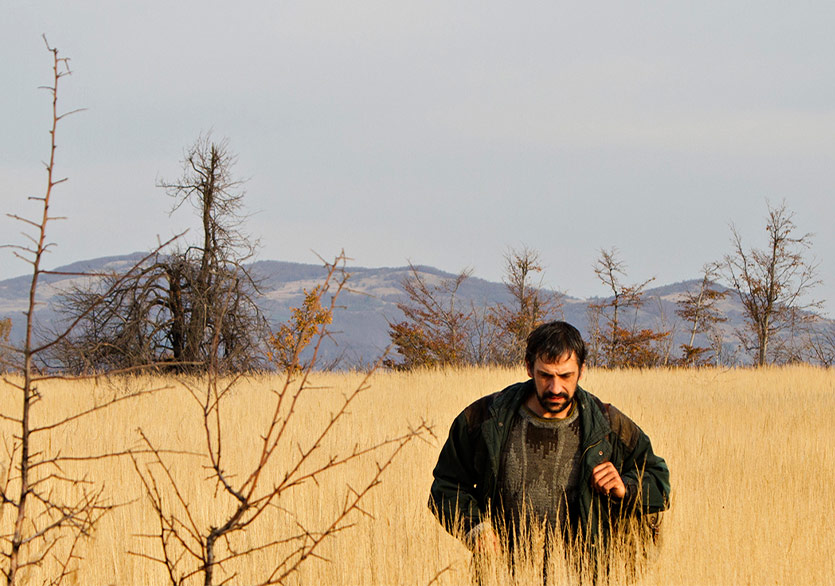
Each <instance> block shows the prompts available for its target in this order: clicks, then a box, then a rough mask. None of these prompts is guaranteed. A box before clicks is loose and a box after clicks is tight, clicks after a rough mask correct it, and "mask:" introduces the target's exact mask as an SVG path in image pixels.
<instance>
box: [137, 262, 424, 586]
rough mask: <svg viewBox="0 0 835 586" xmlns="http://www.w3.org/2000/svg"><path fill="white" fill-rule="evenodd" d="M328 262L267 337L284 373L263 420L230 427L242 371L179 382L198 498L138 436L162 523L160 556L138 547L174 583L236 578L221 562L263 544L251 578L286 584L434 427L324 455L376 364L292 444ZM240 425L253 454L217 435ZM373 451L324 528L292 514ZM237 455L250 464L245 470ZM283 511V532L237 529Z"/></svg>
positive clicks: (327, 286)
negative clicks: (198, 382) (194, 440)
mask: <svg viewBox="0 0 835 586" xmlns="http://www.w3.org/2000/svg"><path fill="white" fill-rule="evenodd" d="M327 269H328V274H327V277H326V278H325V280H324V282H323V284H322V285H320V286H317V287H316V288H314V289H313V290H312V291H309V292H307V293H306V295H305V300H304V302H303V304H302V305H301V306H300V307H298V308H296V309H295V310H294V312H293V316H292V317H291V319H290V321H289V322H288V323H287V324H285V326H283V327H282V328H280V329H279V330H278V331H277V332H276V333H275V334H274V335H273V337H272V339H271V343H270V346H271V348H272V350H271V358H272V359H273V360H274V361H275V362H276V364H277V365H278V366H279V367H281V369H282V370H283V372H284V381H283V386H281V388H279V389H276V390H274V391H273V393H272V417H271V418H269V420H268V422H267V423H266V425H265V427H264V428H262V429H252V430H239V429H235V430H231V429H229V424H228V422H227V421H226V419H225V416H224V413H225V408H226V405H227V404H228V402H229V401H234V400H235V394H234V392H233V389H234V387H235V384H236V383H237V381H238V380H239V378H240V375H236V376H235V377H233V378H232V379H231V380H230V381H227V382H225V383H221V381H220V379H219V378H218V376H217V373H216V371H214V370H213V369H210V370H209V378H208V384H207V385H206V386H205V387H199V386H195V385H192V384H189V383H186V382H184V383H183V385H184V386H185V388H186V390H187V391H188V392H189V394H190V395H191V396H192V397H193V399H194V404H195V407H196V408H197V409H199V410H200V412H201V416H202V428H203V435H204V441H205V454H204V458H205V460H206V464H205V468H206V469H207V470H208V478H207V479H206V482H205V484H206V490H205V492H204V493H203V495H204V496H203V497H201V498H193V497H192V498H193V500H189V498H187V497H186V496H185V491H184V490H182V489H181V488H180V485H179V484H178V482H177V480H176V479H175V478H176V477H175V474H174V473H173V463H172V462H170V461H168V460H167V459H166V458H165V457H164V454H162V453H161V452H160V450H159V447H158V446H156V445H154V444H153V443H152V442H151V441H150V440H149V439H148V438H147V437H146V436H145V435H144V434H143V435H142V438H143V441H144V442H145V444H146V445H147V446H148V448H149V449H150V450H151V451H152V453H153V459H152V461H151V462H147V463H144V464H143V463H141V462H140V461H139V459H135V460H134V463H135V466H136V470H137V472H138V474H139V476H140V477H141V479H142V482H143V484H144V486H145V489H146V493H147V496H148V499H149V502H150V504H151V507H152V508H153V510H154V512H155V513H156V516H157V518H158V521H159V531H158V533H157V534H156V535H149V536H146V537H149V538H151V539H153V540H154V541H155V542H156V543H157V544H158V546H159V554H158V555H148V554H141V553H137V554H136V555H141V556H142V557H145V558H148V559H151V560H152V561H154V562H157V563H159V564H162V565H163V566H164V567H165V569H166V572H167V574H168V577H169V580H170V582H171V584H173V585H181V584H187V583H192V582H195V581H197V580H198V579H199V581H200V582H202V583H203V584H204V585H205V586H211V585H213V584H222V583H226V582H227V581H229V580H230V579H231V578H232V577H233V576H234V574H230V572H229V571H228V570H227V568H228V566H230V565H231V564H232V563H235V562H241V560H245V559H247V558H250V557H252V556H255V555H263V554H264V553H266V552H268V553H269V557H270V559H271V560H273V561H272V562H270V563H268V564H266V565H262V567H263V572H262V574H261V576H260V577H258V578H255V579H254V581H253V582H250V583H253V584H261V585H267V584H283V583H286V581H287V579H288V577H289V576H291V575H292V574H293V573H294V572H295V571H296V570H297V569H298V568H299V567H300V565H301V564H302V563H304V562H305V561H306V560H309V559H311V558H313V557H317V556H318V553H317V551H318V550H319V549H320V546H321V545H322V544H323V543H324V542H325V541H327V540H328V539H330V538H332V537H334V536H335V535H336V534H338V533H339V532H341V531H344V530H345V529H347V528H348V527H349V526H350V525H351V524H352V522H353V521H352V519H353V518H354V517H355V516H356V515H357V514H363V513H366V512H365V511H364V510H363V508H362V502H363V500H364V499H365V498H366V497H367V495H368V494H369V493H370V492H371V491H372V490H373V489H374V487H376V486H378V485H379V484H380V482H381V480H382V476H383V473H384V472H385V470H386V469H387V468H388V467H389V465H390V464H391V463H392V461H393V460H394V458H395V457H396V456H397V454H398V453H400V452H401V451H402V450H403V449H404V448H405V446H406V445H407V444H408V443H409V442H411V441H413V440H415V439H419V438H424V437H425V436H427V435H431V430H430V429H429V427H428V426H427V425H426V424H425V423H424V422H421V423H419V424H418V425H417V426H416V427H413V428H411V429H408V430H406V431H404V433H403V434H401V435H399V436H397V437H390V438H387V439H385V440H382V441H379V442H377V443H372V444H371V445H367V446H360V445H357V446H355V447H354V449H353V450H352V451H350V452H348V453H344V454H323V451H324V450H325V441H326V439H327V438H328V437H329V436H330V435H331V434H332V433H333V431H334V429H335V427H336V426H337V424H338V423H339V421H340V420H341V419H342V418H343V417H344V416H345V415H346V414H347V413H348V410H349V408H350V407H351V406H352V404H353V403H354V401H355V400H356V399H357V397H358V396H359V395H360V394H362V393H363V392H365V391H366V390H367V389H368V388H369V377H370V376H371V373H372V372H373V371H374V368H376V366H375V367H374V368H372V369H371V370H370V371H369V372H368V373H367V375H366V377H365V378H364V379H363V380H362V382H361V383H360V384H359V385H358V386H356V387H355V388H354V389H353V390H352V391H351V392H349V393H348V394H347V395H345V396H344V397H343V399H342V402H341V403H340V404H338V405H337V406H336V407H335V411H334V412H333V413H332V414H331V416H330V417H329V418H328V419H327V421H326V422H325V423H324V425H322V426H321V428H319V429H318V430H317V431H316V432H315V433H314V434H313V435H314V439H313V440H312V442H311V443H309V444H308V445H304V446H303V445H294V444H293V442H292V440H291V439H290V432H289V430H290V429H291V427H292V424H293V423H294V421H295V420H296V419H298V418H300V417H301V415H300V414H299V413H298V411H297V407H298V405H299V401H300V400H301V398H302V397H303V396H304V395H306V394H309V393H310V392H312V391H313V390H314V388H315V387H314V386H313V383H312V380H311V375H312V374H313V370H314V368H315V366H316V358H317V356H318V351H319V347H320V345H321V343H322V341H323V340H324V339H325V338H326V337H328V336H329V335H330V334H329V332H328V330H327V327H328V324H330V323H331V319H332V315H333V311H334V308H335V307H336V305H335V304H336V298H337V296H338V295H339V293H340V292H341V291H342V290H343V288H344V286H345V283H346V280H347V278H348V275H347V273H345V272H344V256H341V257H338V258H337V259H336V260H335V261H334V262H333V263H331V264H329V265H327ZM328 298H329V299H328ZM323 301H325V302H324V303H323ZM308 346H312V348H313V351H312V356H311V357H310V358H309V359H308V360H306V361H304V362H303V361H302V360H301V355H302V351H303V350H304V349H305V348H307V347H308ZM378 364H379V362H378ZM247 432H251V433H252V437H253V441H254V442H255V443H256V445H257V446H258V448H257V451H258V454H257V458H255V459H254V460H253V459H252V458H249V457H245V456H244V455H243V454H235V453H231V454H230V453H229V451H228V448H226V449H224V447H225V446H228V442H226V441H224V439H225V438H228V436H229V434H231V433H234V434H241V433H247ZM374 456H376V457H378V458H379V459H378V461H377V462H376V463H375V464H374V465H372V466H371V469H372V474H371V476H370V479H366V480H364V481H363V482H362V483H361V484H359V485H356V486H355V487H354V488H350V487H348V488H347V489H346V492H345V496H344V500H342V502H341V506H340V507H338V509H337V511H336V513H335V514H334V515H333V517H332V518H331V519H330V520H329V521H327V522H326V523H325V525H324V526H323V527H316V528H314V527H310V526H308V525H306V524H305V523H304V522H302V521H301V520H299V519H297V518H295V517H294V515H293V511H292V509H293V507H292V505H287V504H286V503H285V500H286V497H287V495H288V494H290V493H291V492H292V491H293V489H295V488H298V487H300V486H302V485H305V484H311V483H316V484H318V481H319V480H320V479H321V478H322V477H323V476H325V475H327V474H329V473H332V472H333V471H334V470H336V469H339V468H342V467H344V466H346V465H348V464H350V463H358V462H360V461H362V460H363V459H367V458H369V457H374ZM241 462H253V463H252V464H251V465H249V467H248V468H247V467H246V465H242V464H241ZM169 495H171V496H170V498H169ZM229 497H231V498H229ZM198 510H211V511H213V515H212V516H213V518H214V519H215V521H214V522H213V523H201V522H199V521H198V520H197V519H198V518H199V516H198V515H197V514H196V511H198ZM366 514H367V513H366ZM287 518H289V519H290V520H291V521H292V522H293V523H295V524H296V527H297V529H296V530H295V531H292V532H291V533H290V534H287V533H284V532H282V531H280V530H279V531H266V532H262V533H263V534H264V535H265V537H264V538H263V539H259V538H257V537H252V535H251V534H249V533H248V534H247V535H246V538H243V536H242V534H243V532H245V531H247V530H248V529H250V528H251V527H252V526H253V524H255V523H256V522H260V523H262V524H265V523H266V524H269V525H270V526H272V527H277V526H286V525H284V524H283V523H282V522H283V521H284V520H286V519H287ZM252 533H253V534H254V533H256V532H252ZM235 536H241V539H238V540H235V539H234V537H235ZM262 564H263V562H262Z"/></svg>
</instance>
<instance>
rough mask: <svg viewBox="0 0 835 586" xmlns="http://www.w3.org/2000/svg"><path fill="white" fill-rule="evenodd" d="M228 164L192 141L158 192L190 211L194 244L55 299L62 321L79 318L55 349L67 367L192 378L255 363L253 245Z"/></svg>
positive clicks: (261, 328)
mask: <svg viewBox="0 0 835 586" xmlns="http://www.w3.org/2000/svg"><path fill="white" fill-rule="evenodd" d="M234 164H235V157H234V156H233V155H232V154H230V152H229V150H228V144H227V142H226V141H221V142H213V141H212V140H211V137H210V136H201V137H200V138H198V140H197V141H196V142H195V143H194V144H193V145H192V146H191V147H190V148H189V149H188V150H187V151H186V154H185V158H184V161H183V167H184V172H183V176H182V177H181V178H180V179H179V180H178V181H176V182H173V183H168V182H162V183H161V184H160V185H161V186H163V187H165V188H166V190H167V192H168V194H169V195H170V196H171V197H173V198H174V201H175V204H174V209H177V208H179V207H181V206H182V205H183V204H185V203H188V204H189V205H191V206H192V207H194V209H195V211H196V212H197V214H198V216H199V218H200V221H201V227H202V239H201V242H200V243H196V244H193V245H191V246H188V247H187V248H186V249H185V250H175V251H169V252H167V253H165V254H159V255H156V256H155V258H154V259H153V261H152V262H148V263H146V264H145V265H144V266H143V267H142V269H141V270H140V271H137V272H136V273H135V274H134V276H133V277H132V278H131V279H127V280H126V279H124V278H123V275H120V274H113V275H109V276H107V277H105V278H103V279H101V280H99V281H97V282H95V283H94V284H93V285H92V286H89V285H85V286H81V287H76V288H75V289H73V290H70V291H68V292H66V293H65V294H64V295H63V297H62V298H61V300H60V302H59V307H60V308H61V310H62V313H63V314H64V315H66V316H67V319H70V320H72V319H75V317H76V316H78V315H79V314H85V317H84V319H82V320H81V322H80V323H79V327H78V328H77V329H76V333H75V334H74V335H73V337H72V338H71V339H69V340H68V341H67V343H66V344H64V345H63V346H62V347H61V352H60V353H59V359H60V362H61V364H62V365H63V366H64V367H65V368H71V369H73V370H76V371H78V370H81V371H88V370H96V371H107V370H109V369H112V368H124V367H130V366H136V365H139V364H148V363H155V364H160V365H162V364H168V365H169V366H170V367H173V368H176V369H177V370H181V371H183V370H187V371H199V370H205V368H206V367H207V364H208V362H209V361H210V360H214V359H218V360H219V362H218V365H219V368H220V369H221V370H225V371H233V370H242V369H243V370H247V369H252V368H255V367H258V366H260V365H261V364H260V362H259V358H260V357H261V356H262V355H263V353H264V346H263V343H264V341H265V339H266V335H267V327H266V320H265V318H264V316H263V314H262V312H261V310H260V308H259V307H258V304H257V302H256V297H257V285H256V283H255V282H254V280H253V279H252V278H251V276H250V275H249V273H248V272H247V270H246V269H245V267H244V266H243V263H244V262H245V261H246V260H248V259H249V258H250V257H251V256H252V254H253V251H254V249H255V244H254V243H253V242H251V241H250V239H249V238H248V237H247V236H246V235H244V234H243V233H242V232H241V230H240V228H241V224H242V222H243V219H244V216H243V215H242V205H243V202H242V200H243V191H242V190H241V185H242V182H241V181H240V180H237V179H235V178H234V177H233V175H232V169H233V166H234ZM117 280H118V281H121V285H120V286H114V282H115V281H117ZM103 291H108V292H109V293H108V295H106V296H104V295H103V294H102V292H103ZM102 298H104V302H103V303H102ZM91 306H95V308H96V309H95V310H91V309H90V308H91ZM215 342H216V343H215ZM210 352H216V353H217V355H216V356H210Z"/></svg>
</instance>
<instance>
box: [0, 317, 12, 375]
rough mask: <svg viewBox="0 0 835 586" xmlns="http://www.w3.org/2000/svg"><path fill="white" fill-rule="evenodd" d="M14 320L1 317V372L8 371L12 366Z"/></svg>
mask: <svg viewBox="0 0 835 586" xmlns="http://www.w3.org/2000/svg"><path fill="white" fill-rule="evenodd" d="M11 336H12V320H11V318H8V317H7V318H4V319H0V373H2V372H7V371H8V369H9V367H11V366H12V356H11V353H12V350H14V348H13V347H12V343H11Z"/></svg>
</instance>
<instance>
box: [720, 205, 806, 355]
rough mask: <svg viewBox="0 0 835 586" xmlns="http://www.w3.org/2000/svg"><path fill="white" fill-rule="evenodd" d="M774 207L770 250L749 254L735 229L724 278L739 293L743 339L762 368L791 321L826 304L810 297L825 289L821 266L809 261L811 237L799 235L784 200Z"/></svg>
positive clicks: (770, 219) (770, 216)
mask: <svg viewBox="0 0 835 586" xmlns="http://www.w3.org/2000/svg"><path fill="white" fill-rule="evenodd" d="M767 206H768V217H767V223H766V227H765V229H766V232H767V234H768V237H767V242H766V246H765V248H762V249H760V248H753V249H746V248H745V246H744V245H743V243H742V236H741V235H740V234H739V231H738V230H737V229H736V227H735V226H733V225H731V234H732V238H731V241H732V243H733V252H731V254H729V255H727V256H725V260H724V266H723V268H724V276H725V278H726V279H727V280H728V282H729V283H730V285H731V287H732V288H733V289H734V290H735V291H736V293H737V295H738V296H739V300H740V301H741V302H742V306H743V309H744V312H745V320H746V324H747V329H746V330H745V331H742V332H740V340H741V341H742V343H743V345H744V346H745V348H746V349H747V350H749V351H751V352H752V353H753V355H754V361H755V363H756V364H757V365H760V366H762V365H764V364H768V363H769V361H770V354H769V350H770V344H771V342H772V341H773V339H774V337H775V336H777V335H780V333H781V332H783V331H784V330H785V328H786V327H787V325H788V324H789V322H790V320H792V319H800V318H803V317H804V316H807V317H809V318H811V316H812V312H813V311H815V310H817V309H818V308H819V307H820V306H821V303H820V302H819V301H809V300H807V299H808V295H809V294H810V293H811V292H812V290H813V289H814V288H815V287H816V286H818V285H819V284H820V280H819V279H818V277H817V264H816V263H815V261H814V260H813V259H810V258H808V257H807V255H808V252H809V249H810V248H811V246H812V235H811V234H808V233H807V234H797V226H796V225H795V223H794V213H793V212H790V211H789V210H788V209H787V208H786V203H785V201H783V202H782V203H781V204H780V205H779V206H776V207H773V206H772V205H771V204H770V203H768V204H767Z"/></svg>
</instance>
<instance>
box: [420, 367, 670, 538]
mask: <svg viewBox="0 0 835 586" xmlns="http://www.w3.org/2000/svg"><path fill="white" fill-rule="evenodd" d="M533 392H534V384H533V381H532V380H528V381H527V382H523V383H517V384H514V385H511V386H509V387H507V388H506V389H504V390H503V391H500V392H498V393H494V394H492V395H488V396H486V397H482V398H481V399H479V400H478V401H476V402H475V403H473V404H472V405H470V406H469V407H467V408H466V409H464V411H462V412H461V414H460V415H459V416H458V417H456V419H455V421H453V423H452V427H451V428H450V431H449V438H448V439H447V441H446V443H445V444H444V447H443V448H442V449H441V454H440V456H439V457H438V464H437V465H436V466H435V470H434V472H433V474H434V476H435V480H434V482H433V483H432V489H431V496H430V502H429V504H430V507H431V508H432V509H433V512H434V513H435V515H436V516H437V517H438V519H439V521H440V522H441V523H442V524H443V525H444V527H446V529H447V530H448V531H450V532H452V531H453V530H454V528H455V522H456V520H458V522H459V523H460V524H461V525H460V528H461V529H463V531H464V532H468V531H470V530H471V529H472V528H473V527H475V526H476V525H478V524H479V523H481V522H482V518H483V517H484V516H485V515H486V514H487V513H488V512H489V513H490V514H491V515H492V516H493V518H496V515H497V514H499V512H498V511H497V510H495V507H496V506H497V505H498V503H499V502H500V498H499V495H498V489H499V488H498V487H499V484H500V483H499V474H500V470H499V467H500V465H501V461H502V451H503V449H504V445H505V442H506V440H507V436H508V432H509V430H510V425H511V422H512V420H513V418H514V417H515V416H516V413H517V411H518V410H519V407H520V405H521V404H522V402H523V401H524V400H525V398H526V397H527V396H528V395H529V394H530V393H533ZM575 400H576V407H577V408H578V409H579V414H580V429H581V441H580V443H581V449H582V450H583V454H582V459H581V470H580V488H579V497H578V498H579V502H578V503H577V511H578V515H579V519H573V520H572V522H573V524H575V525H576V526H577V527H578V528H580V529H581V530H582V532H583V533H584V534H586V535H587V536H588V537H590V540H589V541H590V542H595V541H597V537H598V535H599V534H601V533H602V534H607V530H608V528H610V527H611V526H612V525H614V524H615V523H616V521H617V519H618V518H620V516H621V515H623V514H634V515H642V514H645V513H656V512H659V511H663V510H664V509H666V508H667V507H668V506H669V495H670V472H669V470H668V469H667V464H666V463H665V462H664V459H663V458H661V457H659V456H656V455H655V453H653V451H652V445H651V443H650V440H649V437H647V435H646V434H645V433H644V432H643V431H641V428H639V427H638V426H637V425H636V424H635V423H634V422H633V421H632V420H631V419H629V418H628V417H627V416H626V415H624V414H623V413H621V412H620V411H618V410H617V409H616V408H615V407H613V406H612V405H609V404H607V403H603V402H602V401H600V399H598V398H597V397H595V396H594V395H592V394H591V393H588V392H587V391H585V390H583V389H581V388H579V387H578V388H577V392H576V394H575ZM606 461H611V462H612V463H613V464H614V465H615V467H616V468H617V469H618V472H619V473H620V475H621V478H622V479H623V482H624V484H625V485H626V490H627V493H626V497H624V499H623V500H619V499H610V498H608V497H606V496H603V495H601V494H599V493H597V492H595V491H594V490H593V489H592V487H591V473H592V469H593V468H594V467H595V466H597V465H598V464H601V463H603V462H606Z"/></svg>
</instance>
